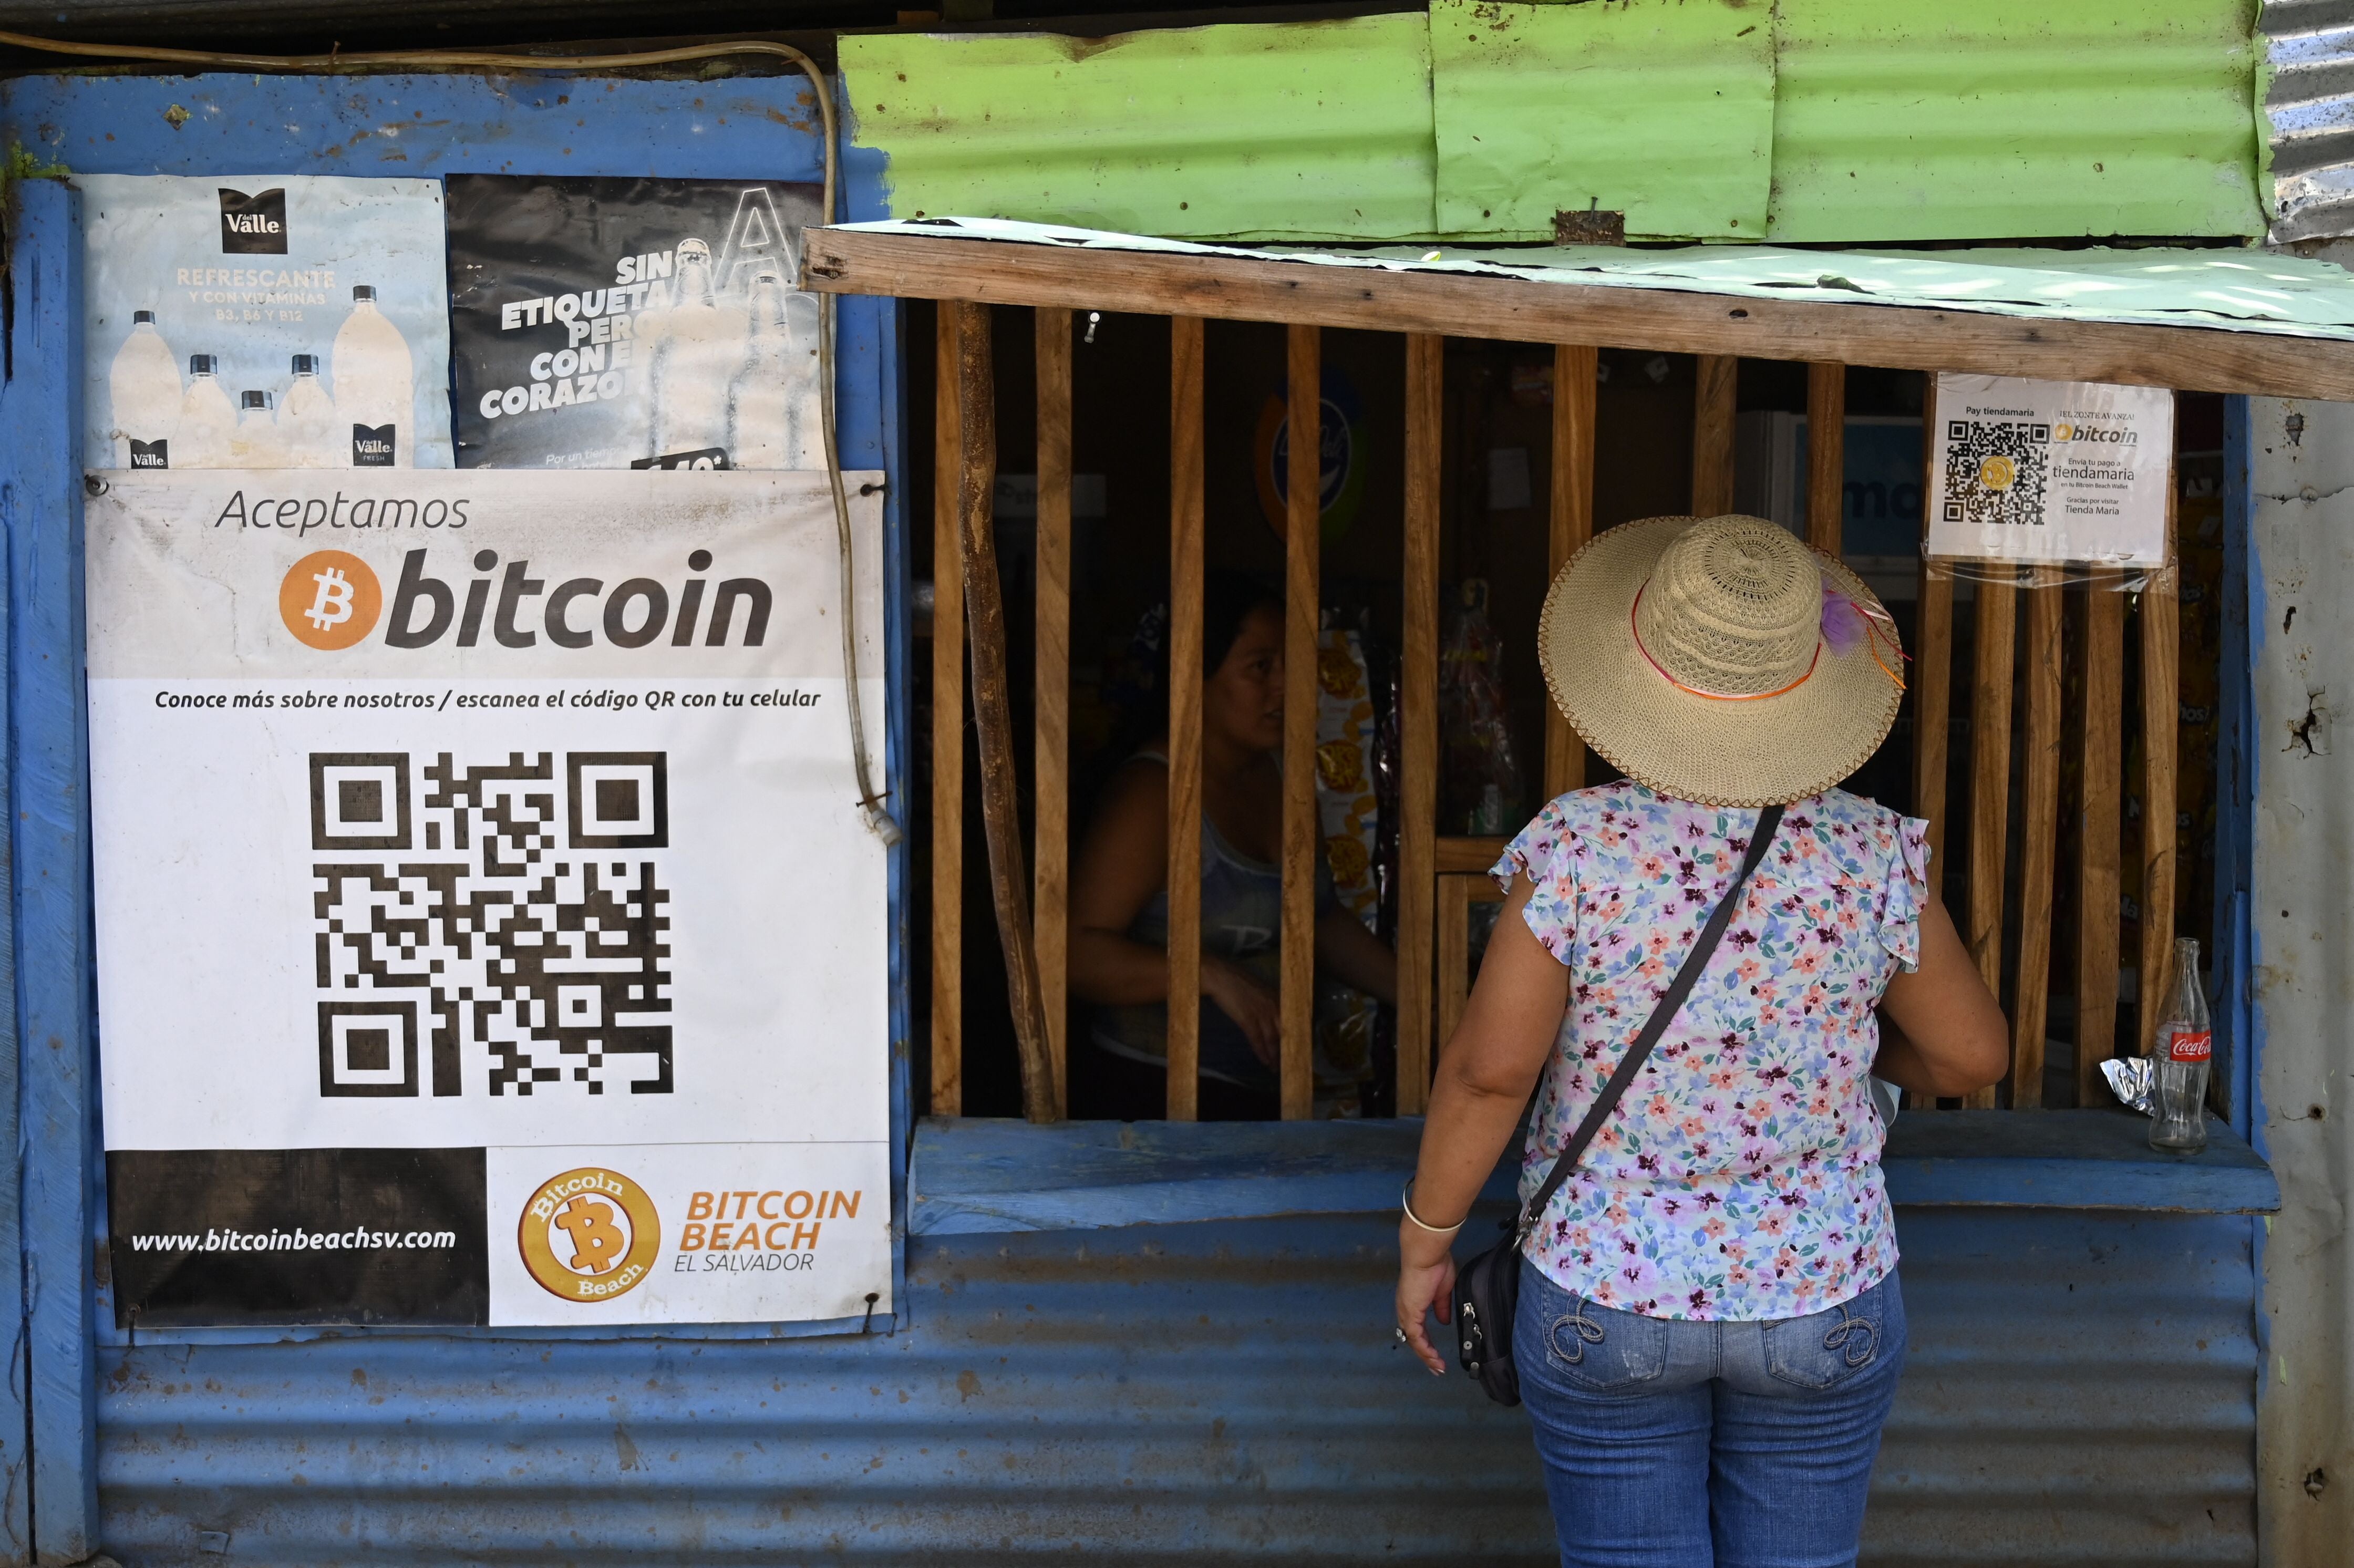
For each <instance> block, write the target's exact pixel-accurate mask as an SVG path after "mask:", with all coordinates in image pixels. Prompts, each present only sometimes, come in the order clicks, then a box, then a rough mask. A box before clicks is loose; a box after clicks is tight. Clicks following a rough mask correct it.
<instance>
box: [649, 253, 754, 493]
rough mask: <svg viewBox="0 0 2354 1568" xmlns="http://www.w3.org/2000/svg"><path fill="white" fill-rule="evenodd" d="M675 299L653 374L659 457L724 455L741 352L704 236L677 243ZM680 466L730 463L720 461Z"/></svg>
mask: <svg viewBox="0 0 2354 1568" xmlns="http://www.w3.org/2000/svg"><path fill="white" fill-rule="evenodd" d="M677 256H678V273H677V278H676V281H675V282H674V283H673V288H672V293H671V298H672V304H671V307H670V309H668V310H667V311H664V312H663V318H662V327H661V334H662V335H661V336H660V338H659V339H657V341H656V342H655V344H654V350H653V366H652V402H653V426H654V428H653V450H652V453H651V454H650V455H652V456H653V457H656V458H678V457H684V456H685V455H686V454H687V453H690V452H695V453H700V452H712V451H717V452H721V453H723V454H724V453H725V451H726V446H727V389H728V383H729V382H730V381H731V380H732V379H733V377H734V373H735V370H736V360H737V353H738V350H739V344H737V334H736V333H735V332H734V331H733V323H730V322H729V321H728V319H727V316H726V313H724V312H722V311H721V310H720V309H719V306H718V304H717V302H716V301H715V300H714V298H713V297H712V281H711V247H709V246H708V245H705V243H704V242H703V241H702V240H700V239H683V240H681V241H679V246H678V251H677ZM680 466H691V467H697V468H704V467H725V466H726V459H725V457H724V455H723V456H722V457H721V458H720V459H719V460H718V461H696V462H694V463H691V464H682V465H680Z"/></svg>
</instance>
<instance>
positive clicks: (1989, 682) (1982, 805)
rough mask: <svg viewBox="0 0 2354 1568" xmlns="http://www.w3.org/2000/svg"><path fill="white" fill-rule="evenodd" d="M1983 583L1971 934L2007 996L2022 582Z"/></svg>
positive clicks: (1991, 1097) (1973, 701)
mask: <svg viewBox="0 0 2354 1568" xmlns="http://www.w3.org/2000/svg"><path fill="white" fill-rule="evenodd" d="M1994 569H1995V570H1996V571H1998V572H2000V571H2009V570H2012V569H2013V568H2010V567H1996V568H1994ZM2018 615H2019V586H2018V583H2017V581H2016V579H2014V580H2012V581H2009V582H2004V581H2000V580H1989V581H1985V582H1981V583H1979V584H1978V658H1977V669H1976V671H1975V673H1974V674H1973V677H1972V679H1971V682H1970V919H1969V925H1968V927H1967V930H1966V931H1965V936H1966V937H1967V939H1968V942H1969V947H1970V957H1971V958H1972V959H1974V960H1976V962H1977V964H1978V974H1979V975H1980V977H1981V978H1983V979H1984V980H1986V983H1987V989H1988V991H1992V992H1994V993H1995V995H1996V996H1997V997H1999V996H2001V995H2002V872H2003V859H2004V855H2005V852H2006V850H2007V848H2008V838H2007V834H2008V830H2009V812H2010V679H2011V664H2012V649H2011V642H2012V639H2013V636H2014V633H2015V630H2016V629H2017V626H2018ZM1964 1103H1965V1104H1967V1105H1969V1106H1973V1107H1980V1108H1985V1107H1992V1106H1993V1105H1994V1103H1995V1092H1994V1087H1993V1086H1992V1085H1988V1086H1987V1087H1985V1088H1983V1089H1979V1090H1978V1091H1976V1092H1975V1093H1973V1094H1971V1095H1969V1096H1967V1097H1965V1100H1964Z"/></svg>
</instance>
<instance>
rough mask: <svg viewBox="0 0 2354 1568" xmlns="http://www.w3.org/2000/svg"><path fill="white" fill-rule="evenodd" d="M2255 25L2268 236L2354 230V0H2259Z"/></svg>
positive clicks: (2282, 240) (2323, 235) (2280, 240)
mask: <svg viewBox="0 0 2354 1568" xmlns="http://www.w3.org/2000/svg"><path fill="white" fill-rule="evenodd" d="M2257 30H2258V32H2259V33H2260V35H2261V39H2260V41H2261V42H2262V44H2263V46H2264V58H2263V59H2262V60H2261V61H2260V62H2259V64H2258V67H2257V90H2256V101H2257V103H2258V105H2259V107H2260V109H2261V111H2262V113H2263V117H2264V123H2263V127H2262V129H2263V131H2264V143H2265V144H2264V195H2265V198H2266V201H2267V204H2268V205H2269V207H2270V208H2271V213H2272V233H2271V236H2270V238H2271V239H2272V241H2273V243H2274V244H2276V245H2281V244H2286V243H2288V242H2290V241H2292V240H2298V239H2328V238H2338V237H2339V236H2343V235H2347V234H2354V0H2265V3H2264V13H2263V16H2262V17H2261V18H2260V19H2259V22H2258V24H2257Z"/></svg>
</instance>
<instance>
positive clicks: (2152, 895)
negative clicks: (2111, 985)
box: [2134, 459, 2182, 1050]
mask: <svg viewBox="0 0 2354 1568" xmlns="http://www.w3.org/2000/svg"><path fill="white" fill-rule="evenodd" d="M2174 486H2175V475H2174V465H2173V462H2172V461H2171V459H2169V460H2168V463H2167V470H2166V570H2165V572H2164V573H2162V574H2161V575H2160V576H2159V577H2158V580H2157V581H2156V582H2154V583H2152V584H2151V585H2150V586H2149V587H2148V588H2146V589H2145V590H2143V593H2142V596H2141V725H2142V736H2141V753H2142V791H2141V855H2142V873H2141V1010H2140V1015H2139V1016H2138V1017H2137V1019H2136V1020H2135V1021H2134V1022H2135V1027H2136V1028H2137V1029H2138V1030H2139V1031H2140V1033H2141V1048H2142V1049H2143V1050H2147V1049H2148V1048H2149V1040H2150V1033H2151V1031H2152V1030H2153V1029H2154V1028H2156V1026H2157V1024H2158V1009H2159V1008H2161V1007H2163V1006H2165V1005H2166V990H2167V986H2168V983H2169V982H2170V981H2171V980H2172V979H2173V975H2172V973H2171V971H2172V969H2173V967H2174V872H2175V867H2174V852H2175V838H2176V828H2175V821H2174V814H2175V798H2176V797H2175V772H2174V770H2175V747H2176V746H2177V744H2178V740H2179V726H2180V725H2181V723H2182V707H2181V695H2180V686H2181V680H2182V670H2181V662H2180V661H2181V657H2182V651H2181V642H2182V608H2181V600H2180V599H2179V598H2178V597H2177V596H2178V593H2179V583H2180V572H2181V565H2180V562H2179V559H2178V555H2179V552H2178V551H2177V550H2176V549H2175V546H2174Z"/></svg>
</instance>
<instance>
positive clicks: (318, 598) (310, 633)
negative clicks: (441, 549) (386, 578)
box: [278, 550, 384, 653]
mask: <svg viewBox="0 0 2354 1568" xmlns="http://www.w3.org/2000/svg"><path fill="white" fill-rule="evenodd" d="M383 611H384V588H383V587H382V585H380V584H379V583H378V582H377V581H376V573H375V572H373V571H371V570H369V569H368V564H367V563H366V561H363V560H361V559H360V558H359V557H358V556H355V555H350V554H348V553H346V552H345V551H342V550H316V551H313V552H312V553H311V554H310V555H307V556H303V557H302V559H301V560H299V561H297V562H295V563H294V565H293V567H292V568H291V569H290V570H289V571H288V572H287V574H286V577H285V580H284V581H282V582H281V583H280V584H279V585H278V614H279V618H280V619H281V620H284V621H285V622H286V630H289V631H291V632H292V633H293V634H294V636H295V639H296V640H297V641H301V642H303V643H305V644H307V645H309V646H310V647H313V648H316V649H318V650H319V651H320V652H327V653H332V652H334V651H335V650H336V649H338V648H349V647H350V646H351V645H352V644H353V643H355V642H357V641H359V640H360V639H361V638H363V637H366V635H367V634H368V633H369V632H371V631H373V630H376V617H377V616H378V615H380V614H382V613H383Z"/></svg>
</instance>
